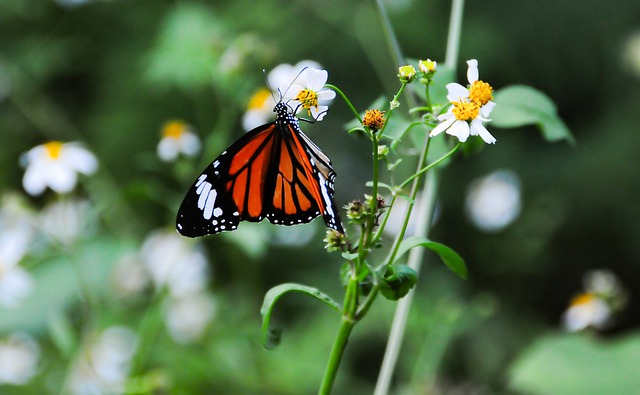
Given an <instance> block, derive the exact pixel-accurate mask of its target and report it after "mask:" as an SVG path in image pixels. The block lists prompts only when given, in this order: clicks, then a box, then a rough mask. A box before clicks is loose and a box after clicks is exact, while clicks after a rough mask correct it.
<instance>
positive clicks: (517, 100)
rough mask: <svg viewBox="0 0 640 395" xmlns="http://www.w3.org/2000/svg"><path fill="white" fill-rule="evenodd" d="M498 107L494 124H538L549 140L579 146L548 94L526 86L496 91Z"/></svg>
mask: <svg viewBox="0 0 640 395" xmlns="http://www.w3.org/2000/svg"><path fill="white" fill-rule="evenodd" d="M495 102H496V107H495V109H494V110H493V112H492V113H491V124H492V125H495V126H498V127H503V128H515V127H519V126H525V125H532V124H533V125H537V126H538V127H539V128H540V130H541V132H542V136H543V137H544V138H545V140H547V141H549V142H556V141H560V140H567V141H568V142H569V143H572V144H573V143H575V140H574V139H573V136H572V135H571V132H570V131H569V128H568V127H567V125H565V123H564V122H563V121H562V119H560V117H559V116H558V112H557V109H556V106H555V104H554V103H553V101H552V100H551V99H550V98H549V97H548V96H547V95H545V94H544V93H542V92H540V91H539V90H536V89H534V88H531V87H528V86H524V85H511V86H508V87H506V88H502V89H500V90H498V91H496V92H495Z"/></svg>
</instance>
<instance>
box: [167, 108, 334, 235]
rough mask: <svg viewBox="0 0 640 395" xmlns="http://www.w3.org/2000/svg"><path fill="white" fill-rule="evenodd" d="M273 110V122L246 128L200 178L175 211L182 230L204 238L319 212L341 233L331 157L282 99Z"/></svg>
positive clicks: (298, 219)
mask: <svg viewBox="0 0 640 395" xmlns="http://www.w3.org/2000/svg"><path fill="white" fill-rule="evenodd" d="M273 111H274V112H275V113H276V114H277V117H276V120H275V121H274V122H271V123H267V124H264V125H262V126H258V127H257V128H255V129H253V130H251V131H249V132H247V133H246V134H245V135H244V136H242V137H241V138H240V139H239V140H238V141H236V142H235V143H233V144H232V145H231V146H230V147H229V148H228V149H227V150H226V151H224V152H223V153H222V154H220V156H218V157H217V158H216V160H214V161H213V163H212V164H211V165H209V166H208V167H207V168H206V169H205V170H204V172H203V173H202V174H201V175H200V176H199V177H198V179H197V180H196V181H195V183H194V184H193V186H192V187H191V189H189V192H187V196H186V197H185V198H184V200H183V202H182V204H181V205H180V209H179V210H178V216H177V218H176V228H177V230H178V232H180V234H182V235H184V236H188V237H198V236H205V235H209V234H215V233H219V232H224V231H230V230H234V229H236V228H237V227H238V223H239V222H240V221H251V222H260V221H262V220H263V219H264V218H267V219H268V220H269V222H271V223H273V224H279V225H296V224H301V223H307V222H310V221H311V220H313V219H314V218H316V217H317V216H319V215H322V218H323V219H324V222H325V224H326V225H327V226H328V227H329V228H331V229H335V230H336V231H338V232H340V233H344V229H343V227H342V223H341V221H340V217H339V216H338V210H337V207H336V203H335V202H334V200H333V193H334V189H333V183H334V180H335V178H336V173H335V172H334V171H333V168H332V167H331V161H330V160H329V158H328V157H327V155H325V154H324V153H323V152H322V151H321V150H320V148H318V146H317V145H315V144H314V143H313V141H311V139H309V137H307V136H306V135H305V134H304V133H303V132H302V130H301V129H300V125H299V122H298V118H296V117H295V115H294V114H295V111H294V110H293V109H291V108H290V107H289V106H288V105H287V104H286V103H282V101H281V102H279V103H278V104H276V106H275V108H274V109H273Z"/></svg>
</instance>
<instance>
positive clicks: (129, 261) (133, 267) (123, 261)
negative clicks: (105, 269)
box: [111, 253, 150, 297]
mask: <svg viewBox="0 0 640 395" xmlns="http://www.w3.org/2000/svg"><path fill="white" fill-rule="evenodd" d="M111 280H112V283H113V286H114V288H115V292H116V293H117V294H118V296H121V297H129V296H135V295H138V294H140V293H141V292H142V291H144V290H145V289H146V288H147V285H149V281H150V278H149V273H148V272H147V270H146V268H145V266H144V265H143V263H142V258H141V257H140V255H139V254H136V253H131V254H127V255H125V256H123V257H122V258H120V259H119V260H118V261H117V262H116V265H115V267H114V269H113V273H112V275H111Z"/></svg>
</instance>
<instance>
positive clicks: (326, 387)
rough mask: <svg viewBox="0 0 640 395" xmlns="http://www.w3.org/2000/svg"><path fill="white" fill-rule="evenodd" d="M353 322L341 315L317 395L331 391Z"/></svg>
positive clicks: (327, 394) (327, 393)
mask: <svg viewBox="0 0 640 395" xmlns="http://www.w3.org/2000/svg"><path fill="white" fill-rule="evenodd" d="M355 324H356V322H355V321H354V320H353V319H351V318H349V317H346V316H343V317H342V323H341V324H340V329H339V330H338V335H337V336H336V340H335V341H334V343H333V348H332V349H331V355H330V357H329V363H328V364H327V370H326V372H325V375H324V378H323V380H322V384H321V386H320V390H319V391H318V394H319V395H329V394H330V393H331V388H333V383H334V382H335V380H336V376H337V374H338V368H339V366H340V360H341V359H342V355H343V354H344V349H345V347H346V346H347V341H348V340H349V335H350V334H351V330H353V326H354V325H355Z"/></svg>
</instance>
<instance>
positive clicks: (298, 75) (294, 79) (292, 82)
mask: <svg viewBox="0 0 640 395" xmlns="http://www.w3.org/2000/svg"><path fill="white" fill-rule="evenodd" d="M308 68H309V66H305V67H303V68H302V70H300V71H299V72H298V74H296V76H295V77H294V78H293V80H291V82H290V83H289V85H287V89H285V90H284V92H280V90H279V89H278V92H280V95H281V96H282V97H284V95H285V94H286V93H287V92H288V91H289V89H291V87H292V86H293V84H294V83H295V82H296V81H297V80H298V78H300V75H301V74H302V73H303V72H304V71H305V70H306V69H308Z"/></svg>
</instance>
